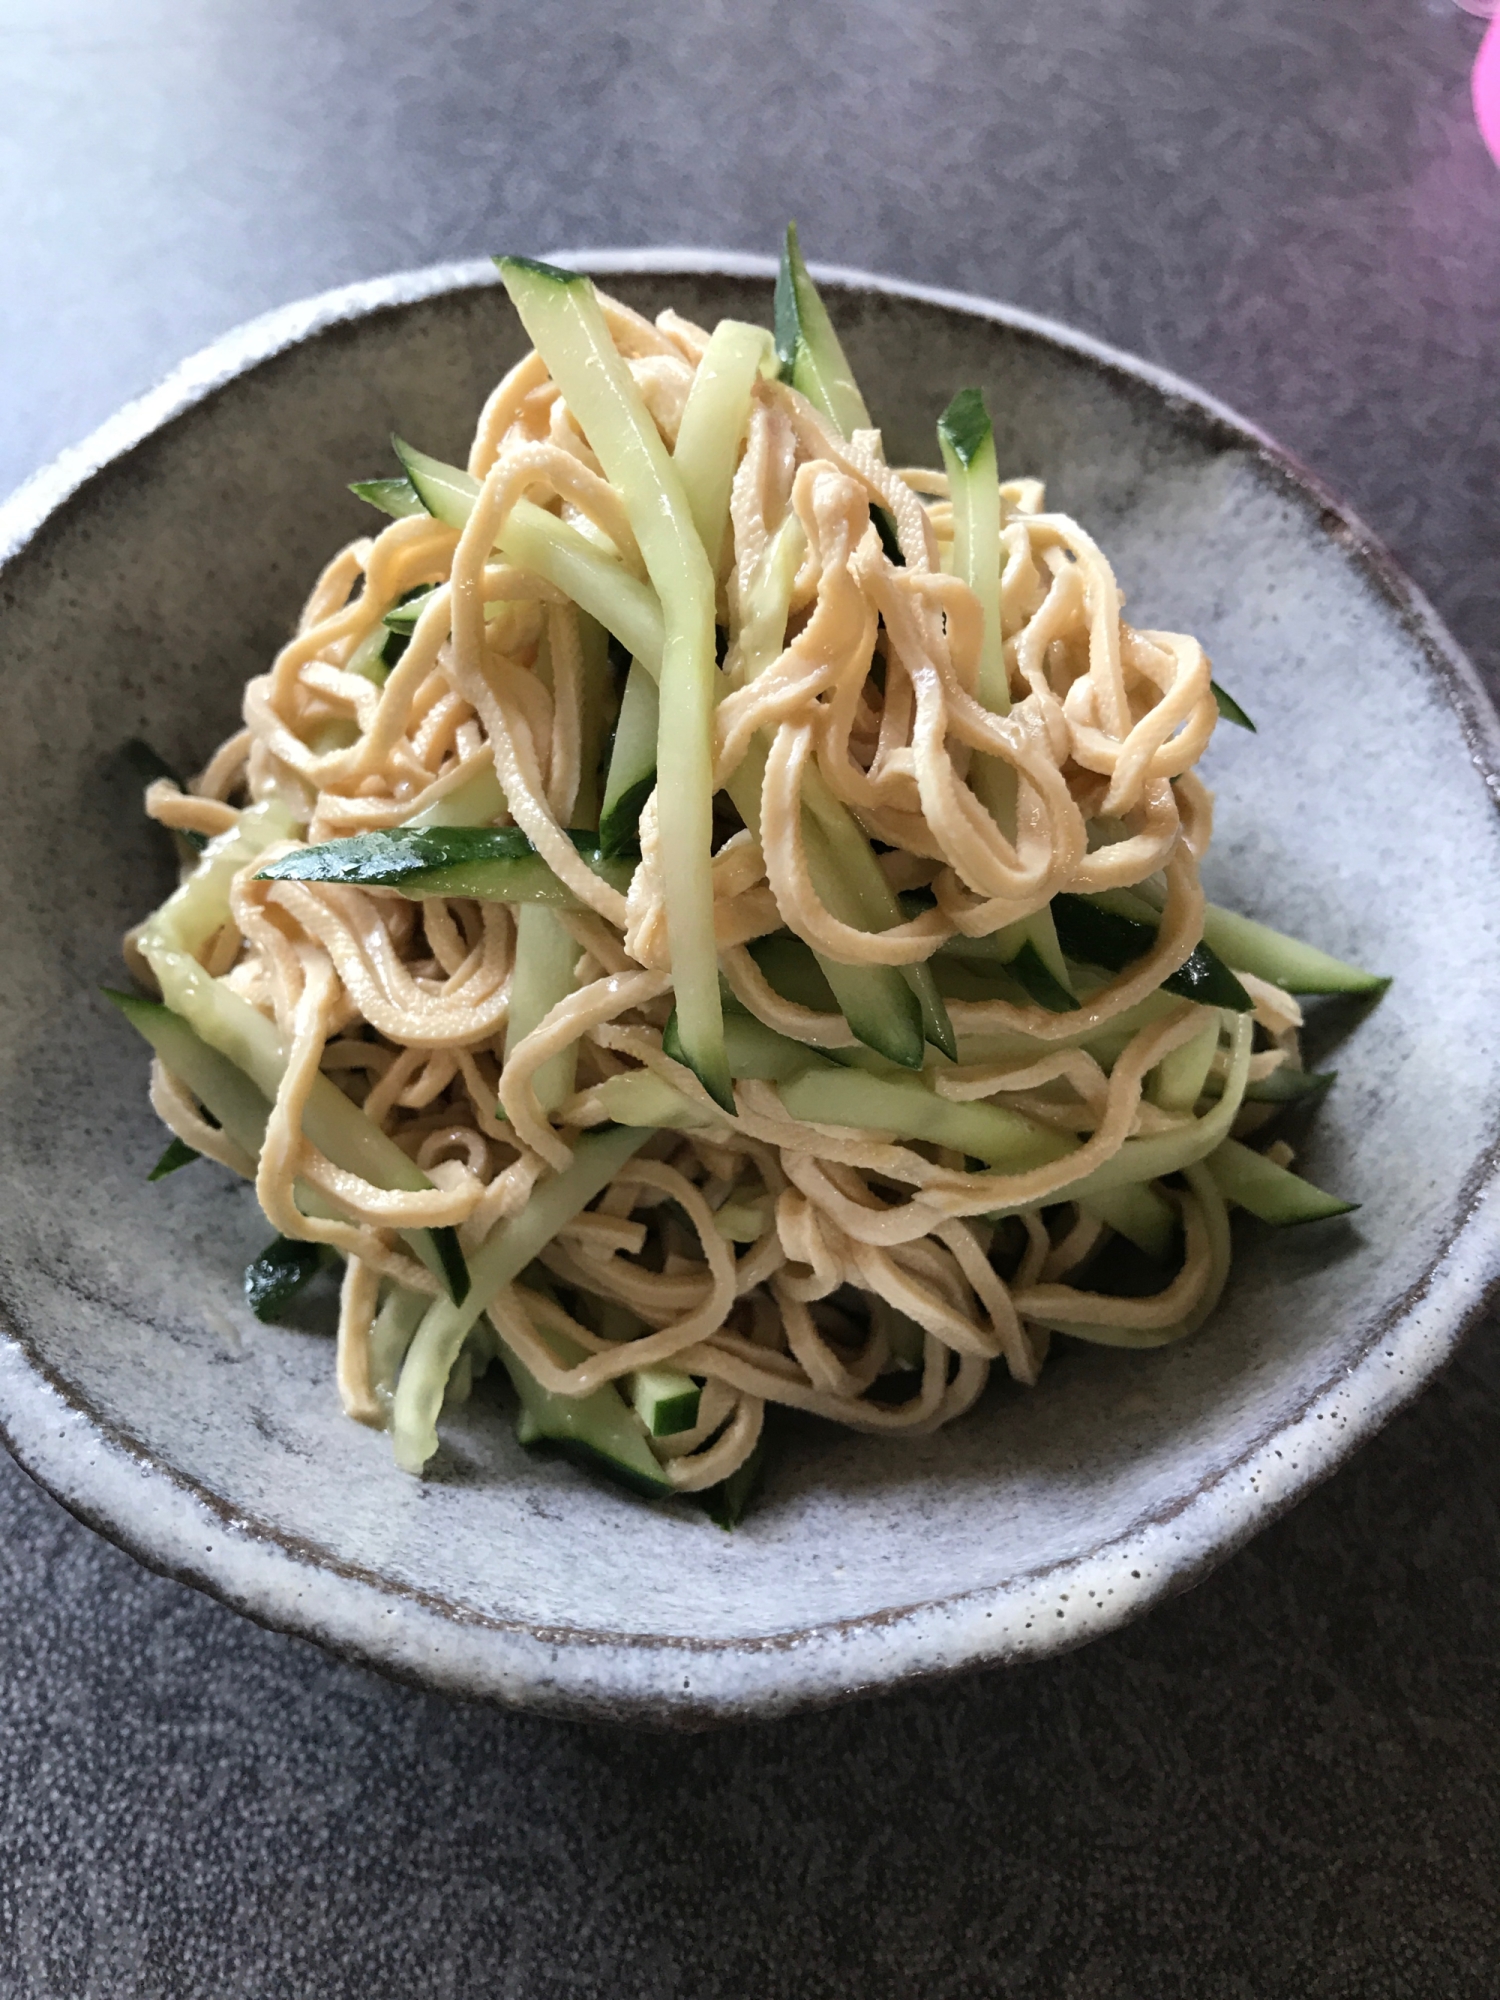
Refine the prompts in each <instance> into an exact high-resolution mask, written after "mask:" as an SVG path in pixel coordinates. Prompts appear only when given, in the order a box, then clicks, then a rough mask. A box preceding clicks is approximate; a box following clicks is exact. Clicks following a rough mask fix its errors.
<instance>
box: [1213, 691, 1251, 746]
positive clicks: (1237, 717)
mask: <svg viewBox="0 0 1500 2000" xmlns="http://www.w3.org/2000/svg"><path fill="white" fill-rule="evenodd" d="M1208 685H1209V687H1210V688H1211V689H1212V691H1213V697H1214V704H1215V706H1216V707H1217V709H1218V711H1219V713H1220V715H1222V716H1223V718H1224V720H1225V721H1226V722H1232V723H1234V724H1235V726H1236V727H1237V728H1239V729H1250V730H1255V724H1254V723H1253V722H1252V721H1251V720H1250V718H1249V716H1248V715H1246V713H1245V711H1244V710H1243V709H1242V708H1241V707H1240V705H1239V703H1238V702H1237V701H1236V700H1235V698H1234V696H1233V695H1232V694H1231V693H1230V692H1229V690H1228V688H1221V687H1220V686H1219V683H1218V682H1217V681H1210V682H1209V684H1208ZM1255 733H1256V734H1257V735H1258V734H1259V733H1260V732H1259V731H1258V730H1256V731H1255Z"/></svg>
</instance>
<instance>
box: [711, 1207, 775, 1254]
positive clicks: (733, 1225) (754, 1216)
mask: <svg viewBox="0 0 1500 2000" xmlns="http://www.w3.org/2000/svg"><path fill="white" fill-rule="evenodd" d="M770 1226H771V1202H770V1198H769V1197H767V1199H766V1200H765V1201H763V1202H755V1201H726V1202H725V1203H724V1206H723V1207H722V1208H716V1209H715V1210H714V1228H715V1229H717V1230H718V1232H719V1234H720V1235H721V1236H722V1237H723V1238H724V1240H725V1242H726V1243H758V1242H759V1241H760V1239H761V1238H762V1236H764V1235H765V1233H766V1231H767V1229H769V1228H770Z"/></svg>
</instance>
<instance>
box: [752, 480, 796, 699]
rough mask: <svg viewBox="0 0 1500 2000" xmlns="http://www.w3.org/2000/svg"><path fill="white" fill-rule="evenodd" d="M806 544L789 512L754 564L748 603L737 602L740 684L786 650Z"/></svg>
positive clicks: (793, 516)
mask: <svg viewBox="0 0 1500 2000" xmlns="http://www.w3.org/2000/svg"><path fill="white" fill-rule="evenodd" d="M806 548H807V536H806V534H805V533H804V532H803V528H802V523H801V522H800V521H799V520H798V519H797V517H796V515H795V514H788V515H787V517H786V519H785V520H784V521H783V522H782V524H781V526H780V527H779V528H778V529H777V530H776V533H775V534H774V535H773V536H772V537H771V542H770V546H769V547H768V548H767V550H766V552H765V554H764V555H763V556H762V557H761V560H760V562H759V564H758V565H757V568H756V573H755V581H754V583H753V585H752V586H751V589H750V590H749V592H748V593H747V596H748V599H749V601H748V603H743V604H741V606H740V628H739V632H738V634H737V640H738V645H739V660H738V668H739V685H740V686H742V687H743V686H745V685H747V684H748V683H749V682H750V681H753V680H755V679H757V678H758V677H759V676H760V675H761V674H763V673H764V672H765V670H766V668H767V667H769V666H770V665H771V664H772V663H773V662H774V661H776V660H778V659H780V657H781V655H782V653H783V651H784V650H785V647H786V627H787V619H788V617H789V616H790V615H791V602H792V591H793V588H794V587H795V585H796V581H797V570H798V568H799V566H800V565H801V562H802V557H803V554H804V552H805V551H806Z"/></svg>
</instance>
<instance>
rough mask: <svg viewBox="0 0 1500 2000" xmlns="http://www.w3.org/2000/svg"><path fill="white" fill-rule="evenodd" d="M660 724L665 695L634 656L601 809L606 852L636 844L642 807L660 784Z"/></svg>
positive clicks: (626, 849) (602, 841)
mask: <svg viewBox="0 0 1500 2000" xmlns="http://www.w3.org/2000/svg"><path fill="white" fill-rule="evenodd" d="M660 727H661V700H660V696H659V695H658V693H657V687H656V680H655V677H654V676H653V675H652V673H651V671H650V669H649V668H647V667H646V666H645V665H643V664H642V662H641V661H640V660H632V661H631V663H630V672H629V673H628V674H627V676H626V678H625V694H624V698H623V699H622V701H621V703H620V720H619V722H618V723H617V724H616V727H615V741H614V748H613V749H612V750H611V752H610V757H609V776H608V778H607V779H606V780H605V785H604V804H603V807H602V809H601V811H600V814H599V845H600V847H601V848H602V849H603V851H604V852H605V853H606V854H628V853H630V852H631V851H632V850H634V849H635V847H636V840H637V836H638V833H639V828H640V821H641V808H642V807H643V806H644V805H645V803H646V801H647V799H649V798H650V796H651V794H652V792H653V790H654V789H655V786H656V739H657V735H658V733H659V731H660Z"/></svg>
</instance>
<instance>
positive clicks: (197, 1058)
mask: <svg viewBox="0 0 1500 2000" xmlns="http://www.w3.org/2000/svg"><path fill="white" fill-rule="evenodd" d="M103 991H104V997H105V999H106V1000H110V1001H112V1002H113V1003H114V1005H115V1006H116V1007H118V1008H119V1010H120V1012H121V1013H122V1014H123V1015H124V1016H125V1018H126V1020H127V1021H129V1023H130V1024H131V1026H132V1027H133V1028H134V1029H135V1030H136V1031H137V1033H138V1034H140V1035H143V1036H144V1037H145V1039H146V1040H147V1041H148V1042H149V1043H150V1044H151V1046H152V1048H153V1049H154V1050H155V1051H156V1053H157V1054H158V1055H159V1056H160V1057H161V1059H162V1061H163V1062H164V1063H165V1064H166V1066H167V1068H168V1069H169V1070H170V1071H171V1072H172V1074H173V1076H175V1077H177V1078H178V1080H179V1081H180V1082H182V1083H185V1084H186V1085H187V1087H188V1089H189V1090H190V1091H191V1092H192V1093H193V1095H194V1097H196V1098H197V1099H198V1102H199V1103H200V1104H201V1105H203V1107H204V1109H205V1110H206V1111H208V1112H209V1113H210V1114H211V1116H212V1117H213V1118H214V1119H215V1120H216V1121H217V1122H218V1124H219V1126H220V1128H221V1130H222V1131H223V1132H224V1133H225V1135H226V1136H227V1137H228V1138H230V1139H232V1140H233V1141H234V1143H235V1145H237V1146H238V1147H239V1149H240V1151H241V1152H242V1153H243V1154H244V1155H245V1157H246V1159H247V1160H248V1161H249V1162H250V1164H251V1166H252V1168H253V1166H254V1164H255V1162H256V1160H258V1159H259V1157H260V1149H261V1147H262V1146H263V1145H264V1144H265V1142H266V1121H267V1119H268V1118H269V1117H270V1115H271V1106H270V1103H269V1101H268V1100H267V1098H266V1097H265V1096H264V1095H263V1094H262V1093H261V1092H260V1091H259V1090H257V1089H256V1087H255V1085H254V1084H253V1083H252V1082H251V1081H250V1079H249V1077H248V1076H246V1074H245V1072H244V1071H243V1070H242V1069H238V1068H237V1067H236V1066H235V1065H234V1064H233V1063H232V1062H231V1061H230V1060H229V1058H228V1056H224V1055H220V1053H219V1051H218V1050H217V1049H215V1048H211V1047H210V1046H209V1044H208V1043H207V1042H205V1041H203V1040H202V1039H201V1037H200V1036H198V1035H196V1034H194V1032H193V1030H192V1029H191V1028H190V1027H189V1026H188V1024H187V1022H186V1021H184V1020H183V1019H182V1017H181V1015H179V1014H174V1013H173V1012H172V1010H171V1008H170V1007H164V1006H163V1005H162V1004H161V1002H160V1001H159V1000H143V999H142V998H141V997H140V995H139V994H136V993H116V992H114V991H113V990H112V989H111V988H109V987H108V986H106V987H105V988H104V989H103ZM174 1143H176V1142H174ZM167 1150H168V1152H170V1151H171V1148H170V1147H169V1148H168V1149H167ZM185 1150H187V1151H189V1152H191V1149H190V1148H186V1149H185ZM164 1157H165V1156H164ZM192 1157H193V1158H194V1159H196V1158H197V1157H198V1156H197V1154H196V1153H193V1154H192ZM296 1199H297V1206H298V1207H299V1208H300V1209H301V1210H302V1212H303V1214H304V1215H316V1216H321V1217H323V1218H324V1219H325V1220H334V1221H337V1220H341V1219H342V1211H341V1210H340V1209H339V1208H338V1207H337V1206H336V1205H335V1204H334V1203H333V1202H331V1201H329V1200H327V1199H326V1198H325V1197H324V1196H323V1195H321V1194H320V1193H319V1192H318V1190H317V1189H316V1188H314V1187H309V1186H308V1185H307V1183H306V1182H305V1181H298V1182H297V1187H296ZM447 1233H448V1234H451V1233H452V1232H451V1231H450V1232H447Z"/></svg>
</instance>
